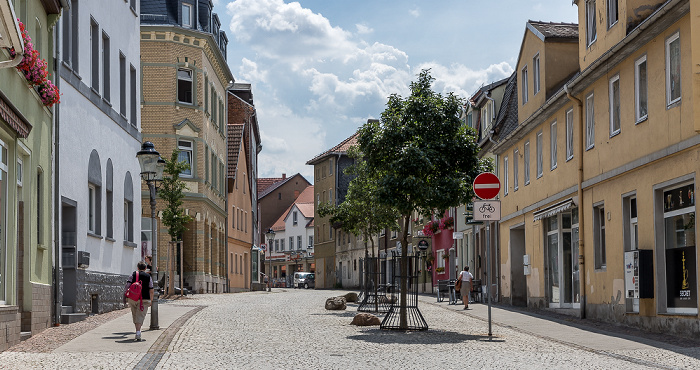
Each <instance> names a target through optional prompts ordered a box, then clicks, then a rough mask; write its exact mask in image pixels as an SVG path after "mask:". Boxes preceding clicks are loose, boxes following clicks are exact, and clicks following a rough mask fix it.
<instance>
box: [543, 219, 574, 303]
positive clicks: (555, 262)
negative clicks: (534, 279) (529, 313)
mask: <svg viewBox="0 0 700 370" xmlns="http://www.w3.org/2000/svg"><path fill="white" fill-rule="evenodd" d="M577 216H578V211H577V210H576V209H574V210H573V211H569V212H564V213H560V214H558V215H555V216H552V217H550V218H548V219H547V254H548V257H547V262H548V266H547V267H548V269H549V273H548V285H549V286H548V293H549V303H550V304H549V306H550V307H552V308H577V307H578V306H579V302H580V287H579V266H578V254H579V246H578V231H579V230H578V217H577Z"/></svg>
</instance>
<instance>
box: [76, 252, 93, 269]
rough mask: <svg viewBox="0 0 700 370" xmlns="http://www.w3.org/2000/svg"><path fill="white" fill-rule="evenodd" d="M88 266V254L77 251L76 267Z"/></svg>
mask: <svg viewBox="0 0 700 370" xmlns="http://www.w3.org/2000/svg"><path fill="white" fill-rule="evenodd" d="M89 266H90V252H85V251H78V267H80V268H87V267H89Z"/></svg>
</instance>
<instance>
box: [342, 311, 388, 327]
mask: <svg viewBox="0 0 700 370" xmlns="http://www.w3.org/2000/svg"><path fill="white" fill-rule="evenodd" d="M381 323H382V322H381V320H379V318H378V317H377V316H374V315H372V314H371V313H364V312H363V313H358V314H357V315H355V317H354V318H353V319H352V322H351V323H350V325H357V326H374V325H379V324H381Z"/></svg>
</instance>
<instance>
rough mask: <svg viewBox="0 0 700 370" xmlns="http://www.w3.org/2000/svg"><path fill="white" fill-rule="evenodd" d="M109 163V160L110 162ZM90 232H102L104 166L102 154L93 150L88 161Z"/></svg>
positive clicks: (88, 219) (98, 233) (97, 233)
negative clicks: (101, 161) (102, 164)
mask: <svg viewBox="0 0 700 370" xmlns="http://www.w3.org/2000/svg"><path fill="white" fill-rule="evenodd" d="M108 163H109V162H108ZM87 195H88V199H87V206H88V209H87V213H88V214H87V216H88V218H87V222H88V233H91V234H95V235H100V233H101V232H102V228H101V225H102V218H101V216H102V167H101V164H100V155H99V154H98V153H97V150H94V149H93V150H92V152H91V153H90V160H89V162H88V194H87Z"/></svg>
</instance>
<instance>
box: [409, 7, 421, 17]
mask: <svg viewBox="0 0 700 370" xmlns="http://www.w3.org/2000/svg"><path fill="white" fill-rule="evenodd" d="M408 14H410V15H411V16H412V17H413V18H418V17H420V9H418V8H413V9H410V10H409V11H408Z"/></svg>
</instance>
